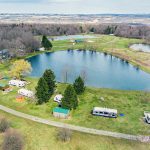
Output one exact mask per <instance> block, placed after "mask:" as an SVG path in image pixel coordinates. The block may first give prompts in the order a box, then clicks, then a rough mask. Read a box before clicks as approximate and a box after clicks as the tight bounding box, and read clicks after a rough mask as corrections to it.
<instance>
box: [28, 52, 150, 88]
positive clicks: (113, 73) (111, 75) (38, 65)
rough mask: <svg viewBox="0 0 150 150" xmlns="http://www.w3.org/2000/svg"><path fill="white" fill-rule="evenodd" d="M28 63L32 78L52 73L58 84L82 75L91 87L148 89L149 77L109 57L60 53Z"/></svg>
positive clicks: (53, 53) (124, 62) (42, 56)
mask: <svg viewBox="0 0 150 150" xmlns="http://www.w3.org/2000/svg"><path fill="white" fill-rule="evenodd" d="M28 61H29V62H30V63H31V65H32V68H33V70H32V73H31V75H30V76H32V77H41V76H42V74H43V72H44V71H45V69H48V68H50V69H52V70H53V71H54V72H55V75H56V80H57V81H59V82H68V83H73V82H74V80H75V78H76V77H77V76H79V75H81V76H82V77H83V78H84V79H85V82H86V85H88V86H92V87H102V88H112V89H123V90H150V74H148V73H146V72H144V71H142V70H140V69H138V68H136V67H134V66H132V65H130V64H129V63H128V62H126V61H124V60H121V59H119V58H116V57H113V56H111V55H106V54H104V53H100V52H94V51H93V52H92V51H79V50H78V51H75V50H74V51H73V50H71V51H59V52H52V53H44V54H39V55H37V56H34V57H31V58H29V59H28Z"/></svg>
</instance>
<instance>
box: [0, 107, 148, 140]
mask: <svg viewBox="0 0 150 150" xmlns="http://www.w3.org/2000/svg"><path fill="white" fill-rule="evenodd" d="M0 110H2V111H4V112H7V113H10V114H12V115H15V116H17V117H21V118H24V119H28V120H32V121H35V122H38V123H42V124H46V125H50V126H54V127H58V128H67V129H70V130H74V131H79V132H84V133H89V134H95V135H104V136H110V137H114V138H122V139H128V140H134V141H141V142H150V137H149V136H136V135H129V134H123V133H117V132H110V131H104V130H97V129H92V128H86V127H81V126H75V125H69V124H65V123H60V122H56V121H51V120H46V119H42V118H39V117H35V116H32V115H28V114H25V113H21V112H19V111H16V110H13V109H10V108H8V107H5V106H2V105H0Z"/></svg>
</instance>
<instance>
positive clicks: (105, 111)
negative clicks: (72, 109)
mask: <svg viewBox="0 0 150 150" xmlns="http://www.w3.org/2000/svg"><path fill="white" fill-rule="evenodd" d="M92 114H93V115H96V116H103V117H110V118H117V110H116V109H109V108H101V107H94V109H93V111H92Z"/></svg>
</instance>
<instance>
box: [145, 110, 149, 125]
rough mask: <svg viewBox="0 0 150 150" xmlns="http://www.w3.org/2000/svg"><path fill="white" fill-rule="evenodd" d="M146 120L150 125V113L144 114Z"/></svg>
mask: <svg viewBox="0 0 150 150" xmlns="http://www.w3.org/2000/svg"><path fill="white" fill-rule="evenodd" d="M144 118H145V121H146V122H147V123H149V124H150V112H146V111H145V112H144Z"/></svg>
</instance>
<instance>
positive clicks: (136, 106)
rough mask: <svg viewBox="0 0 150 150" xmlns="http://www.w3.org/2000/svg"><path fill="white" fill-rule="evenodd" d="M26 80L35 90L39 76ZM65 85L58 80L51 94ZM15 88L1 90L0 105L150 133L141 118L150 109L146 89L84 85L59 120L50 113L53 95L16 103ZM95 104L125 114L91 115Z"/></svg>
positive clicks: (101, 126) (117, 129) (76, 122)
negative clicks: (39, 101)
mask: <svg viewBox="0 0 150 150" xmlns="http://www.w3.org/2000/svg"><path fill="white" fill-rule="evenodd" d="M27 80H28V81H30V82H31V84H29V85H28V86H27V89H29V90H33V91H35V87H36V85H37V81H38V79H36V78H27ZM5 82H6V81H5ZM66 86H67V85H66V84H60V83H59V84H58V85H57V89H56V92H55V94H54V95H56V94H57V93H62V94H63V92H64V90H65V88H66ZM17 90H18V88H16V87H14V88H13V91H12V92H10V93H8V94H3V93H2V92H0V95H1V98H0V104H3V105H5V106H8V107H10V108H13V109H15V110H18V111H21V112H24V113H28V114H31V115H35V116H39V117H42V118H46V119H51V120H55V121H61V122H65V123H70V124H74V125H80V126H84V127H89V128H96V129H102V130H109V131H115V132H122V133H128V134H135V135H138V134H142V135H150V125H148V124H146V123H145V122H144V119H143V113H144V111H150V93H148V92H142V91H141V92H140V91H119V90H111V89H96V88H86V91H85V93H84V94H82V95H80V96H79V107H78V108H77V109H76V110H74V111H71V115H70V118H69V119H68V120H61V119H57V118H54V117H53V115H52V110H53V108H54V107H56V106H57V103H55V102H54V101H53V98H54V95H53V96H52V97H51V99H50V100H49V102H48V103H46V104H43V105H36V104H35V103H34V102H32V100H29V99H26V101H25V102H23V103H19V102H17V101H16V96H17ZM100 97H104V101H102V100H100ZM95 106H96V107H107V108H113V109H117V110H118V114H120V113H123V114H125V116H124V117H120V116H118V118H116V119H112V118H103V117H98V116H92V115H91V110H92V109H93V107H95Z"/></svg>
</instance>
